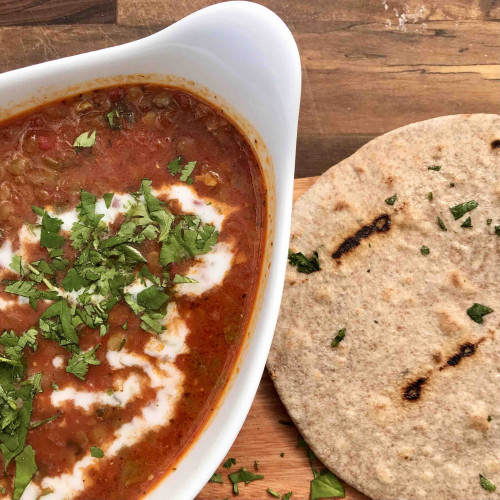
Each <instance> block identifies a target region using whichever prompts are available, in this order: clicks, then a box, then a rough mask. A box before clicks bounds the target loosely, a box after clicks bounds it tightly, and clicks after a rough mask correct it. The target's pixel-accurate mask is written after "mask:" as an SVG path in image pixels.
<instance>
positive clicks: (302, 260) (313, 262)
mask: <svg viewBox="0 0 500 500" xmlns="http://www.w3.org/2000/svg"><path fill="white" fill-rule="evenodd" d="M288 262H289V263H290V265H291V266H296V267H297V270H298V271H299V273H304V274H311V273H314V272H316V271H319V270H320V267H319V258H318V252H313V254H312V257H310V258H307V257H306V256H305V255H304V254H303V253H302V252H297V253H293V252H292V251H291V250H288Z"/></svg>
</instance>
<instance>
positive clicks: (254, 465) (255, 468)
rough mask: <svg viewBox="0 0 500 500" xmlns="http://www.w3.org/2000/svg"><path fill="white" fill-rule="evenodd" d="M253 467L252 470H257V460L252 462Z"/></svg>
mask: <svg viewBox="0 0 500 500" xmlns="http://www.w3.org/2000/svg"><path fill="white" fill-rule="evenodd" d="M253 468H254V470H259V462H257V460H254V462H253Z"/></svg>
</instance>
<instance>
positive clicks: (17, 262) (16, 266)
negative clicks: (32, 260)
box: [9, 255, 23, 275]
mask: <svg viewBox="0 0 500 500" xmlns="http://www.w3.org/2000/svg"><path fill="white" fill-rule="evenodd" d="M9 267H10V268H11V269H12V270H13V271H15V272H16V273H17V274H21V275H22V274H23V260H22V258H21V256H20V255H14V256H13V257H12V261H11V263H10V264H9Z"/></svg>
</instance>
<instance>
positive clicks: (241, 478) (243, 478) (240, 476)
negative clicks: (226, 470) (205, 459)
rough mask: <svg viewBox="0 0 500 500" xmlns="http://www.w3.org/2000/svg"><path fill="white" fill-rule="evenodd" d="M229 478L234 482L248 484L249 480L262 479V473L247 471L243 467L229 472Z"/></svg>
mask: <svg viewBox="0 0 500 500" xmlns="http://www.w3.org/2000/svg"><path fill="white" fill-rule="evenodd" d="M229 479H230V480H231V482H232V483H233V485H234V484H238V483H245V484H248V483H250V482H251V481H258V480H259V479H264V476H263V475H262V474H254V473H253V472H249V471H247V470H246V469H245V468H244V467H242V468H241V469H239V470H237V471H236V472H232V473H231V474H229Z"/></svg>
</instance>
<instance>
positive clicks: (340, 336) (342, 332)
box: [331, 328, 345, 347]
mask: <svg viewBox="0 0 500 500" xmlns="http://www.w3.org/2000/svg"><path fill="white" fill-rule="evenodd" d="M344 337H345V328H342V330H339V332H338V333H337V335H335V338H334V339H333V340H332V345H331V347H337V346H338V345H339V344H340V343H341V342H342V340H344Z"/></svg>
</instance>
